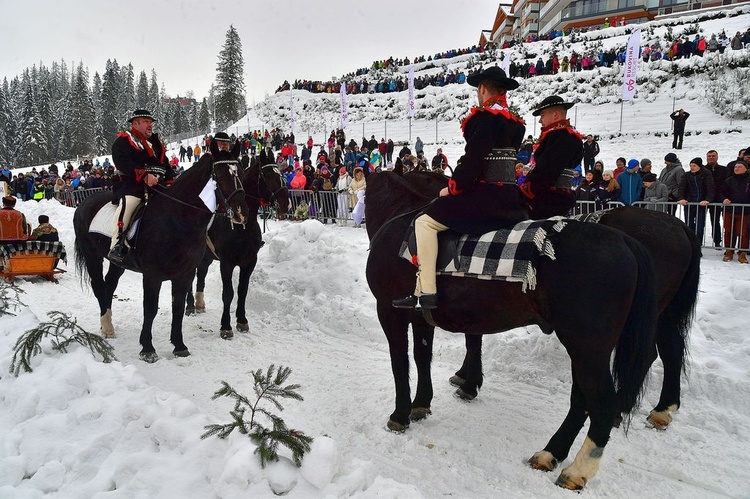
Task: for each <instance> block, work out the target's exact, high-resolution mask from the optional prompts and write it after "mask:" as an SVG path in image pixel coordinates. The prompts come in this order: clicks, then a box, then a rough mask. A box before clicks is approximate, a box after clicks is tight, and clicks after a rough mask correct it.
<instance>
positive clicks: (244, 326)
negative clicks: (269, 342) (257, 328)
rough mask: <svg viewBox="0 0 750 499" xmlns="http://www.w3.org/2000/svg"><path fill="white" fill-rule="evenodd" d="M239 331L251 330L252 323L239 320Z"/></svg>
mask: <svg viewBox="0 0 750 499" xmlns="http://www.w3.org/2000/svg"><path fill="white" fill-rule="evenodd" d="M237 331H242V332H247V331H250V324H248V323H247V322H238V323H237Z"/></svg>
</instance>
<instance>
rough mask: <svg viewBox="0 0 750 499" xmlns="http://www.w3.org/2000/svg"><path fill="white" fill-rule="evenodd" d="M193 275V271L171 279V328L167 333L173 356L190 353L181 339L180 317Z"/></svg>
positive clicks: (182, 313)
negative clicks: (172, 347)
mask: <svg viewBox="0 0 750 499" xmlns="http://www.w3.org/2000/svg"><path fill="white" fill-rule="evenodd" d="M193 277H195V273H194V272H191V273H190V274H189V275H188V276H181V277H180V278H179V279H173V280H172V329H171V331H170V334H169V341H170V342H171V343H172V345H174V349H173V350H172V353H173V354H174V356H175V357H187V356H188V355H190V351H189V350H188V347H187V346H185V343H184V341H183V339H182V318H183V316H184V314H185V297H186V296H187V293H188V291H189V290H190V286H191V283H192V282H193Z"/></svg>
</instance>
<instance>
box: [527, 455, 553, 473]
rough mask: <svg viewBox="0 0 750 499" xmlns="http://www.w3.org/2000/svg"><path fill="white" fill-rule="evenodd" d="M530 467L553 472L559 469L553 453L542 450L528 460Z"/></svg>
mask: <svg viewBox="0 0 750 499" xmlns="http://www.w3.org/2000/svg"><path fill="white" fill-rule="evenodd" d="M528 463H529V466H531V467H532V468H533V469H535V470H539V471H552V470H554V469H555V468H556V467H557V459H555V456H553V455H552V453H551V452H548V451H546V450H540V451H539V452H537V453H535V454H534V455H533V456H531V457H530V458H529V460H528Z"/></svg>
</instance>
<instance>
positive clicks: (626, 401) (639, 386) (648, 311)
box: [612, 236, 658, 428]
mask: <svg viewBox="0 0 750 499" xmlns="http://www.w3.org/2000/svg"><path fill="white" fill-rule="evenodd" d="M623 239H624V240H625V243H626V244H627V246H628V247H629V248H630V250H631V252H632V253H633V256H634V257H635V259H636V262H637V265H638V280H637V283H636V289H635V293H634V296H633V300H632V302H631V305H630V312H629V313H628V318H627V320H626V321H625V326H624V327H623V329H622V332H621V333H620V339H619V341H618V343H617V349H616V351H615V359H614V363H613V366H612V374H613V377H614V381H615V386H616V387H617V395H618V397H619V399H620V408H621V410H622V413H623V414H624V416H625V423H626V428H627V423H629V419H630V414H631V413H632V412H633V410H634V409H635V408H636V407H637V406H638V403H639V402H640V399H641V395H643V390H644V386H645V381H646V375H647V374H648V370H649V368H650V367H651V360H652V358H653V357H652V355H653V351H654V348H655V346H654V341H655V336H656V321H657V317H658V307H657V301H656V278H655V275H654V265H653V261H652V260H651V256H650V254H649V253H648V251H646V248H644V247H643V245H641V243H639V242H638V241H636V240H635V239H633V238H631V237H629V236H625V237H624V238H623Z"/></svg>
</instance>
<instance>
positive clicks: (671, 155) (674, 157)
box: [664, 152, 677, 163]
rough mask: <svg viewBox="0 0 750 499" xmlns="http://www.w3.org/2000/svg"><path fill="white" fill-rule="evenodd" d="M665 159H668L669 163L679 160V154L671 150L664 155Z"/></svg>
mask: <svg viewBox="0 0 750 499" xmlns="http://www.w3.org/2000/svg"><path fill="white" fill-rule="evenodd" d="M664 161H668V162H669V163H676V162H677V155H676V154H675V153H673V152H670V153H669V154H667V155H666V156H664Z"/></svg>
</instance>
